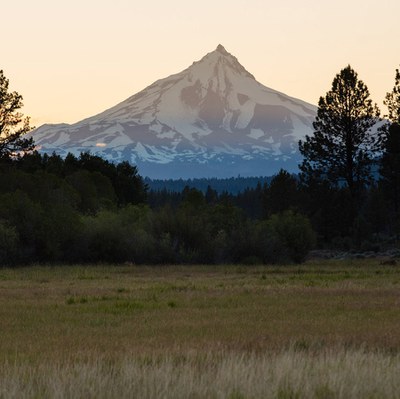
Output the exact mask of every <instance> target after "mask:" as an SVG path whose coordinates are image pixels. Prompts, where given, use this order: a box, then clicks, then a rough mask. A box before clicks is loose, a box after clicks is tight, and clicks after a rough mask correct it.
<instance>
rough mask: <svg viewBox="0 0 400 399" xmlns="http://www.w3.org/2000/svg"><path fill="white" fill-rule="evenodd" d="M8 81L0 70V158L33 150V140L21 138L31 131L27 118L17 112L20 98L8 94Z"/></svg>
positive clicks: (17, 95)
mask: <svg viewBox="0 0 400 399" xmlns="http://www.w3.org/2000/svg"><path fill="white" fill-rule="evenodd" d="M8 89H9V81H8V79H7V78H6V77H5V76H4V73H3V71H2V70H0V158H3V159H4V158H6V159H8V158H10V157H15V156H18V155H20V154H21V153H24V152H26V151H31V150H33V148H34V144H33V139H32V138H30V139H26V138H23V136H24V135H25V134H26V133H28V132H29V131H30V130H31V127H30V126H29V118H25V119H23V115H22V114H21V113H20V112H18V111H17V110H18V109H20V108H21V107H22V105H23V104H22V96H21V95H20V94H18V93H17V92H15V91H14V92H9V90H8Z"/></svg>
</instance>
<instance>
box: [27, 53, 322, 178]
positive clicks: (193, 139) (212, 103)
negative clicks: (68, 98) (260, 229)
mask: <svg viewBox="0 0 400 399" xmlns="http://www.w3.org/2000/svg"><path fill="white" fill-rule="evenodd" d="M315 115H316V107H315V106H313V105H311V104H308V103H306V102H304V101H301V100H298V99H294V98H292V97H289V96H287V95H285V94H283V93H280V92H278V91H275V90H273V89H270V88H268V87H265V86H263V85H262V84H260V83H259V82H257V81H256V80H255V78H254V76H253V75H252V74H250V73H249V72H248V71H246V69H245V68H244V67H243V66H242V65H241V64H240V63H239V62H238V60H237V58H236V57H234V56H233V55H231V54H230V53H228V52H227V51H226V50H225V48H224V47H223V46H221V45H219V46H218V47H217V49H216V50H214V51H212V52H210V53H208V54H207V55H205V56H204V57H203V58H202V59H201V60H200V61H197V62H194V63H193V64H192V65H191V66H190V67H189V68H187V69H185V70H183V71H182V72H180V73H177V74H174V75H171V76H169V77H167V78H164V79H160V80H158V81H156V82H154V83H153V84H151V85H150V86H148V87H146V88H145V89H144V90H142V91H141V92H139V93H137V94H135V95H133V96H131V97H129V98H128V99H126V100H125V101H122V102H121V103H119V104H117V105H116V106H114V107H112V108H110V109H108V110H106V111H104V112H102V113H100V114H98V115H95V116H92V117H90V118H87V119H84V120H82V121H80V122H78V123H76V124H73V125H66V124H61V125H44V126H42V127H40V128H38V129H36V130H35V131H34V132H33V133H32V136H33V137H34V139H35V142H36V144H37V145H38V146H40V148H41V151H47V152H52V151H55V152H56V153H59V154H61V155H66V154H67V153H68V152H73V153H75V154H77V155H78V154H79V152H81V151H91V152H92V153H95V154H98V155H101V156H103V157H105V158H107V159H109V160H112V161H122V160H128V161H130V162H134V163H137V164H138V165H139V171H140V172H141V173H142V174H144V175H149V176H151V177H160V176H161V175H164V174H167V173H170V176H169V177H172V178H175V177H191V176H192V175H193V177H194V176H195V175H196V177H198V176H199V175H198V173H202V174H203V176H204V177H207V176H215V175H216V174H218V175H220V176H225V177H229V176H234V175H237V174H238V173H240V174H242V175H243V176H244V175H251V174H252V175H262V174H268V173H271V171H277V170H278V169H279V168H280V167H284V166H286V167H288V168H289V169H290V168H291V169H293V168H296V164H297V163H298V161H299V159H300V157H299V153H298V149H297V147H298V140H299V139H303V138H304V137H305V135H306V134H311V133H312V122H313V120H314V118H315ZM196 165H197V166H198V168H197V169H196Z"/></svg>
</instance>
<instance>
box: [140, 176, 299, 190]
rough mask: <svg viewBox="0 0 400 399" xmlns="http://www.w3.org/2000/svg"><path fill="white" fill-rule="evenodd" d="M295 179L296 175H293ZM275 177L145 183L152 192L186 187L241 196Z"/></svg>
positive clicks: (151, 180)
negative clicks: (240, 194) (241, 193)
mask: <svg viewBox="0 0 400 399" xmlns="http://www.w3.org/2000/svg"><path fill="white" fill-rule="evenodd" d="M293 176H294V177H295V176H296V175H295V174H293ZM272 179H273V176H258V177H241V176H237V177H229V178H225V179H223V178H216V177H213V178H202V179H200V178H198V179H150V178H149V177H145V178H144V182H145V184H146V185H147V187H148V189H149V190H150V191H163V190H166V191H171V192H182V191H183V190H184V189H185V187H189V188H195V189H197V190H199V191H201V192H202V193H204V194H205V193H206V192H207V190H208V189H209V188H212V189H213V190H215V191H216V192H217V193H218V194H222V193H224V192H226V193H228V194H239V193H240V192H243V191H245V190H247V189H254V188H256V187H257V186H258V185H260V186H261V187H262V186H264V185H265V184H269V183H270V182H271V180H272Z"/></svg>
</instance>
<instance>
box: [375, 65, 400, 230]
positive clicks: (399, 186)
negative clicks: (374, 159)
mask: <svg viewBox="0 0 400 399" xmlns="http://www.w3.org/2000/svg"><path fill="white" fill-rule="evenodd" d="M383 103H384V104H385V105H386V106H387V108H388V115H385V117H387V118H388V120H389V121H388V123H386V124H385V125H383V126H382V128H381V129H380V131H381V137H382V141H381V145H382V153H383V154H382V157H381V160H380V168H379V173H380V177H381V180H380V181H381V185H382V187H383V189H384V192H385V195H386V197H387V199H388V200H389V201H390V203H391V204H393V209H392V212H393V213H394V218H393V220H394V225H395V226H394V227H395V231H396V235H397V236H398V235H399V233H400V71H399V70H398V69H396V76H395V84H394V87H393V89H392V91H391V92H390V93H386V96H385V100H384V101H383Z"/></svg>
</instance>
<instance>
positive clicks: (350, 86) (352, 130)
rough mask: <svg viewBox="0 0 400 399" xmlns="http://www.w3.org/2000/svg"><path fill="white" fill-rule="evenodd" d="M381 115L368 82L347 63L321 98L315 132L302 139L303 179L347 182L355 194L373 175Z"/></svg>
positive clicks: (305, 180)
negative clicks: (376, 131) (372, 168)
mask: <svg viewBox="0 0 400 399" xmlns="http://www.w3.org/2000/svg"><path fill="white" fill-rule="evenodd" d="M378 119H379V110H378V107H377V106H376V104H373V103H372V101H371V99H370V98H369V91H368V88H367V86H366V85H365V84H364V83H363V82H362V81H361V80H359V79H358V75H357V73H356V72H355V71H354V70H353V69H352V68H351V67H350V65H349V66H347V67H346V68H344V69H343V70H341V71H340V73H339V74H337V75H336V77H335V79H334V80H333V83H332V89H331V90H330V91H329V92H328V93H327V94H326V96H325V97H321V98H320V99H319V103H318V113H317V117H316V119H315V122H314V123H313V127H314V135H313V136H311V137H310V136H306V139H305V141H300V142H299V149H300V152H301V154H302V155H303V156H304V161H303V163H302V164H301V166H300V170H301V172H302V173H301V179H302V181H303V182H306V183H307V181H310V180H315V179H316V180H328V181H329V182H330V184H332V185H333V186H340V185H343V184H345V185H347V187H348V188H349V190H350V192H351V194H352V196H353V197H354V196H355V194H356V193H357V192H358V190H359V189H360V188H361V187H363V186H364V185H365V184H366V183H367V182H368V181H369V180H370V177H371V164H372V160H373V158H374V156H375V151H376V147H377V143H378V136H377V135H376V134H374V133H372V132H371V128H372V127H373V126H374V125H375V123H376V122H377V121H378Z"/></svg>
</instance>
